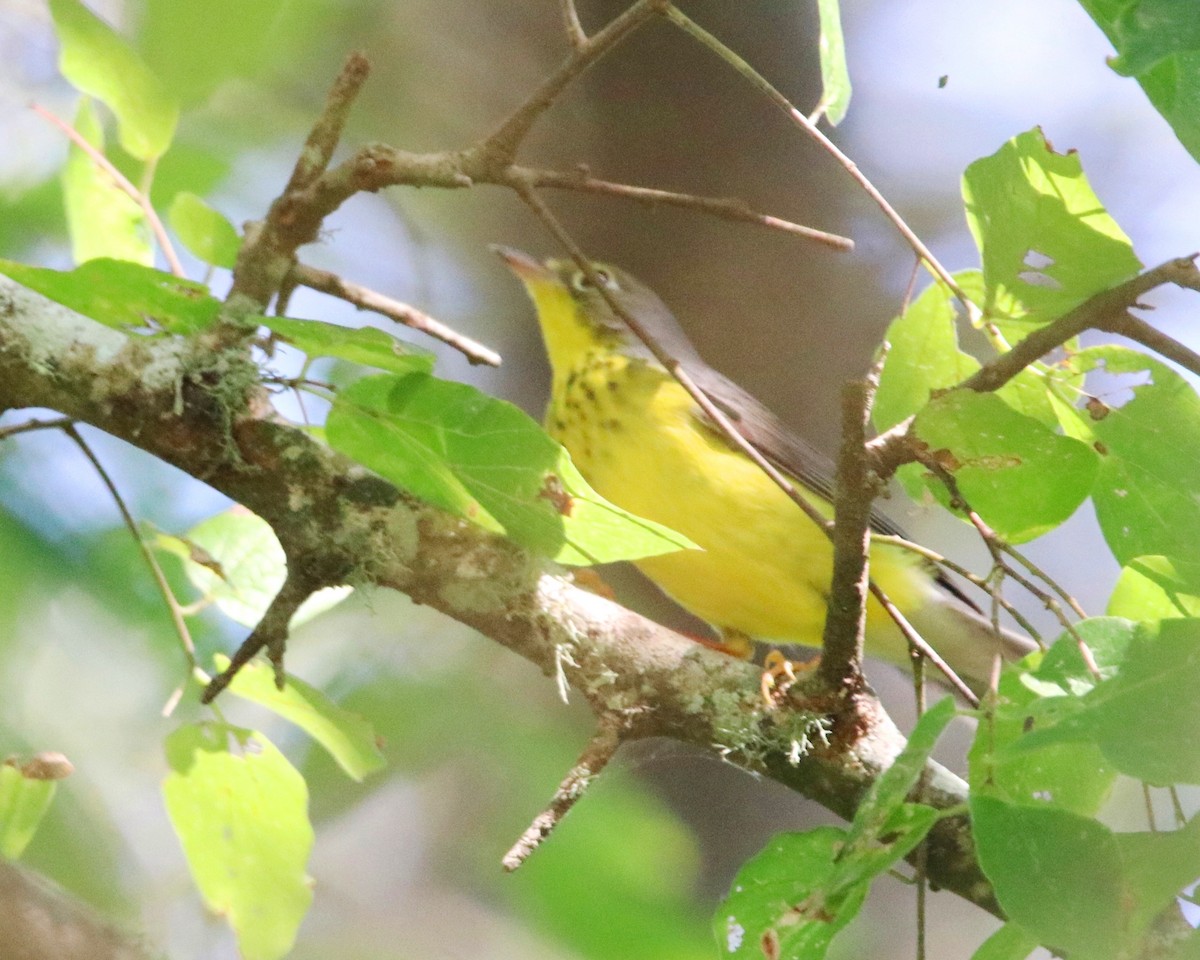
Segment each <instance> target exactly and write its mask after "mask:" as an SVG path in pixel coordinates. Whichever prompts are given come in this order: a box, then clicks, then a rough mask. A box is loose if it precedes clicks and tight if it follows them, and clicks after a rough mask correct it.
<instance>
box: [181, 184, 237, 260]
mask: <svg viewBox="0 0 1200 960" xmlns="http://www.w3.org/2000/svg"><path fill="white" fill-rule="evenodd" d="M167 216H168V218H169V219H170V221H171V228H172V229H173V230H174V231H175V232H176V233H177V234H179V239H180V240H182V241H183V245H184V246H185V247H187V248H188V249H189V250H190V251H191V252H192V253H193V254H195V255H196V256H197V257H199V258H200V259H201V260H203V261H204V262H205V263H211V264H212V265H213V266H215V267H225V268H226V269H227V270H232V269H233V267H234V264H235V263H237V255H238V248H239V247H240V246H241V244H242V241H241V240H240V239H239V237H238V232H237V230H236V229H235V228H234V226H233V224H232V223H230V222H229V221H228V220H227V219H225V217H223V216H222V215H221V214H220V213H218V212H217V211H216V210H214V209H213V208H212V207H210V206H209V205H208V204H207V203H205V202H204V201H203V200H201V199H200V198H199V197H198V196H196V195H195V194H194V193H189V192H187V191H186V190H185V191H182V192H180V193H177V194H176V195H175V199H174V200H173V201H172V202H171V209H170V211H168V213H167Z"/></svg>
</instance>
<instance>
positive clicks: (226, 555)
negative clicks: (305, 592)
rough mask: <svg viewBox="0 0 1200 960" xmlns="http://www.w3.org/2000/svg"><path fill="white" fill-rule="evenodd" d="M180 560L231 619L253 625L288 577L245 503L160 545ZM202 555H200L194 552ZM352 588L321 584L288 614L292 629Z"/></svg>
mask: <svg viewBox="0 0 1200 960" xmlns="http://www.w3.org/2000/svg"><path fill="white" fill-rule="evenodd" d="M165 545H166V546H167V547H168V549H170V550H171V552H173V553H176V554H178V555H179V556H180V557H182V558H183V560H184V569H185V570H186V571H187V575H188V579H189V580H191V581H192V583H193V584H195V585H196V587H197V588H198V589H199V590H200V591H202V592H203V594H204V596H205V598H206V599H207V600H210V601H211V602H213V603H215V604H216V606H217V608H218V609H219V610H220V611H221V612H222V613H224V614H225V615H226V616H227V617H229V618H230V619H231V620H234V621H236V622H237V623H240V624H242V625H243V626H246V627H254V626H257V625H258V622H259V621H260V620H261V619H262V617H263V614H264V613H266V612H267V607H269V606H270V605H271V601H272V600H274V599H275V596H276V594H278V593H279V591H280V589H281V588H282V587H283V582H284V580H286V579H287V557H286V556H285V555H284V553H283V547H281V546H280V545H279V540H278V539H277V538H276V536H275V531H274V530H272V529H271V526H270V524H268V523H267V522H266V521H265V520H263V519H262V518H261V517H259V516H256V515H255V514H253V513H251V512H250V511H249V510H246V509H245V508H244V507H233V508H232V509H230V510H226V511H225V512H224V513H218V514H216V515H215V516H212V517H209V518H208V519H207V520H202V521H201V522H200V523H198V524H197V525H196V526H195V527H193V528H192V529H191V530H190V531H188V533H187V536H186V540H184V541H178V543H177V544H176V545H171V544H169V543H167V544H165ZM197 549H198V550H199V551H201V552H202V553H203V556H199V555H197V553H196V550H197ZM352 590H353V588H351V587H325V588H324V589H322V590H318V591H317V592H316V593H314V594H313V595H312V596H310V597H309V598H308V599H307V600H305V601H304V603H302V604H301V605H300V608H299V609H298V610H297V611H296V612H295V613H294V614H293V615H292V619H291V626H292V628H293V629H294V628H295V627H297V626H299V625H300V624H302V623H305V622H307V621H309V620H311V619H313V618H314V617H316V616H319V615H320V614H322V613H325V612H326V611H327V610H330V609H332V608H333V607H335V606H337V605H338V604H339V603H341V602H342V601H343V600H345V599H346V597H348V596H349V595H350V593H351V592H352Z"/></svg>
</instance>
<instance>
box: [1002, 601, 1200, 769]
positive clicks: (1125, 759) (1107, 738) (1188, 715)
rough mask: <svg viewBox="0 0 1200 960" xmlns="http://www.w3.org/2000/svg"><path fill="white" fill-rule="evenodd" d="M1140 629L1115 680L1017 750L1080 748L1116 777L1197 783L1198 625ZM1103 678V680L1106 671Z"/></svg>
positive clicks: (1199, 735)
mask: <svg viewBox="0 0 1200 960" xmlns="http://www.w3.org/2000/svg"><path fill="white" fill-rule="evenodd" d="M1154 626H1155V627H1156V629H1155V628H1153V627H1151V626H1147V625H1143V626H1142V628H1141V629H1140V630H1139V631H1138V632H1137V634H1136V636H1135V637H1134V640H1133V642H1132V643H1130V644H1129V650H1128V653H1127V655H1126V657H1125V659H1124V662H1122V663H1121V664H1120V666H1119V669H1118V670H1117V672H1116V673H1115V675H1113V676H1111V677H1109V678H1107V679H1105V680H1104V681H1103V682H1101V683H1098V684H1095V686H1094V687H1093V689H1091V690H1090V691H1089V692H1088V693H1087V695H1086V696H1084V697H1083V698H1082V700H1080V701H1075V702H1074V703H1073V706H1074V709H1072V710H1070V711H1069V712H1067V713H1065V714H1063V715H1061V716H1059V717H1057V718H1056V719H1055V721H1054V722H1051V723H1046V724H1043V725H1039V726H1037V727H1035V728H1034V729H1033V730H1031V731H1030V732H1029V733H1028V734H1027V735H1026V736H1025V737H1023V738H1022V739H1021V740H1020V741H1019V743H1018V744H1017V745H1016V747H1017V748H1019V749H1022V750H1031V749H1040V748H1042V747H1044V746H1046V745H1048V744H1054V743H1063V742H1076V741H1086V742H1090V743H1094V744H1096V746H1098V747H1099V749H1100V750H1101V752H1102V753H1103V754H1104V757H1105V759H1106V760H1107V761H1108V763H1109V764H1111V765H1112V766H1113V767H1115V768H1116V769H1117V770H1119V771H1120V772H1122V773H1125V774H1128V775H1129V776H1131V777H1135V778H1137V779H1139V780H1145V781H1146V782H1148V783H1152V784H1164V785H1165V784H1173V783H1200V752H1198V751H1197V750H1196V744H1197V743H1200V707H1198V706H1197V701H1196V696H1195V691H1196V690H1197V689H1200V621H1198V620H1182V619H1180V620H1163V621H1161V623H1159V624H1157V625H1154ZM1104 672H1106V673H1107V672H1109V671H1107V670H1105V671H1104Z"/></svg>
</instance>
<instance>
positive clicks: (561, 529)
mask: <svg viewBox="0 0 1200 960" xmlns="http://www.w3.org/2000/svg"><path fill="white" fill-rule="evenodd" d="M325 429H326V436H327V437H328V439H329V443H330V445H332V446H333V447H334V448H335V449H337V450H339V451H341V452H342V453H345V454H346V455H347V456H350V457H353V458H354V459H355V460H357V461H358V462H359V463H362V464H364V465H366V466H368V467H370V468H371V469H372V470H374V471H375V472H376V473H378V474H380V475H381V476H383V477H385V478H386V479H388V480H390V481H391V482H392V483H395V484H396V485H397V486H400V487H403V488H404V489H406V490H409V491H411V492H412V493H414V494H415V495H417V496H418V497H421V498H422V499H423V500H426V501H428V502H429V503H432V504H434V505H435V506H438V507H441V508H443V509H445V510H449V511H451V512H453V513H456V514H458V515H460V516H463V517H466V518H468V519H470V520H472V521H474V522H475V523H478V524H479V525H480V526H482V527H484V528H486V529H489V530H494V531H496V532H504V533H506V534H508V536H510V537H511V538H512V539H513V540H515V541H516V542H517V543H519V544H521V545H522V546H524V547H528V548H529V549H531V550H536V551H538V552H540V553H542V554H544V555H546V556H549V557H551V558H553V559H555V560H558V561H559V562H561V563H568V564H576V565H580V564H592V563H606V562H609V561H613V560H630V559H637V558H639V557H647V556H654V555H657V554H661V553H669V552H671V551H673V550H680V549H685V548H687V547H690V546H692V545H691V544H690V543H689V541H688V540H687V539H686V538H684V537H682V536H680V535H679V534H676V533H674V532H672V531H669V530H667V529H666V528H665V527H662V526H660V525H658V524H655V523H652V522H650V521H649V520H642V519H640V518H638V517H634V516H633V515H632V514H629V513H626V512H625V511H623V510H621V509H619V508H617V507H615V506H613V505H612V504H610V503H608V501H606V500H604V499H603V498H602V497H600V496H599V495H598V494H597V493H595V492H594V491H593V490H592V489H591V488H590V487H589V486H588V485H587V483H586V482H585V481H584V479H583V477H581V476H580V474H579V471H578V470H576V469H575V467H574V465H573V464H572V463H571V461H570V458H569V457H568V456H567V454H566V451H564V450H563V448H562V447H560V446H559V445H558V444H557V443H555V442H554V441H553V440H551V439H550V438H549V437H548V436H547V435H546V434H545V432H544V431H543V430H542V429H541V427H539V426H538V425H537V424H536V423H534V421H533V420H531V419H530V418H529V417H528V416H526V415H525V414H524V413H522V412H521V411H520V410H518V409H517V408H516V407H514V406H512V404H509V403H505V402H503V401H501V400H495V399H493V398H491V397H488V396H486V395H484V394H482V393H480V392H479V391H478V390H476V389H475V388H473V387H470V386H467V385H466V384H462V383H451V382H449V381H446V380H437V379H434V378H433V377H430V376H427V375H425V374H419V373H418V374H410V375H408V376H404V377H399V376H391V375H384V374H381V375H378V376H373V377H367V378H365V379H363V380H359V381H358V382H357V383H354V384H352V385H351V386H350V387H348V388H347V389H345V390H342V391H340V392H339V393H338V396H337V398H336V400H335V401H334V405H333V409H332V410H331V411H330V413H329V417H328V419H327V421H326V424H325Z"/></svg>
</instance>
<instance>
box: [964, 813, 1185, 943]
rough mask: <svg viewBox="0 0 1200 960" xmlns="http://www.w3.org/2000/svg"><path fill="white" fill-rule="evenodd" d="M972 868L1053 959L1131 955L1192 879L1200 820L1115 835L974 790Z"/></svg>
mask: <svg viewBox="0 0 1200 960" xmlns="http://www.w3.org/2000/svg"><path fill="white" fill-rule="evenodd" d="M971 820H972V824H973V826H974V834H975V840H976V844H977V848H978V851H979V862H980V865H981V866H982V867H983V871H984V873H986V874H987V876H988V879H989V880H991V881H992V885H993V887H994V888H995V891H996V897H997V899H998V900H999V901H1000V905H1001V906H1002V907H1003V908H1004V911H1005V913H1006V914H1007V915H1008V917H1009V919H1010V920H1011V921H1012V922H1013V923H1015V924H1017V925H1018V926H1020V927H1021V928H1022V929H1023V930H1025V931H1028V932H1029V933H1030V934H1032V935H1033V936H1034V937H1036V938H1037V940H1038V941H1039V942H1040V943H1042V944H1044V945H1046V946H1048V947H1051V948H1053V949H1054V950H1055V951H1056V952H1060V953H1064V954H1067V955H1070V956H1079V957H1087V958H1088V960H1106V958H1110V957H1111V958H1117V957H1127V956H1137V955H1139V954H1141V953H1142V952H1143V951H1141V950H1140V949H1139V946H1141V944H1142V938H1143V936H1144V935H1145V933H1146V931H1147V930H1148V929H1149V927H1150V925H1151V924H1152V923H1153V921H1154V920H1155V918H1156V917H1157V916H1158V915H1159V914H1160V913H1161V911H1162V910H1163V909H1164V908H1166V907H1167V906H1168V905H1169V904H1170V903H1171V901H1172V900H1173V899H1174V897H1175V896H1176V895H1177V894H1178V893H1179V892H1180V891H1181V890H1182V889H1183V888H1184V887H1185V886H1187V885H1188V884H1189V883H1191V882H1193V881H1194V880H1195V876H1196V863H1197V861H1198V860H1200V819H1197V818H1193V819H1192V821H1191V822H1190V823H1189V824H1187V825H1186V826H1185V827H1183V828H1181V829H1179V830H1176V831H1174V832H1171V833H1124V834H1117V833H1113V832H1112V831H1111V830H1109V829H1108V828H1107V827H1105V826H1104V825H1103V824H1100V823H1098V822H1096V821H1095V820H1091V819H1088V818H1086V817H1081V816H1079V815H1077V814H1074V813H1069V812H1067V811H1064V810H1059V809H1056V808H1054V807H1052V806H1049V805H1046V804H1042V805H1032V804H1015V803H1008V802H1006V801H1004V800H1001V799H999V798H998V797H995V796H990V795H987V794H981V793H977V792H975V791H972V799H971Z"/></svg>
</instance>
